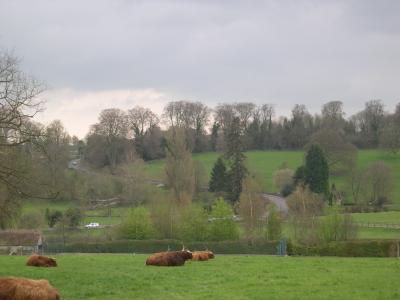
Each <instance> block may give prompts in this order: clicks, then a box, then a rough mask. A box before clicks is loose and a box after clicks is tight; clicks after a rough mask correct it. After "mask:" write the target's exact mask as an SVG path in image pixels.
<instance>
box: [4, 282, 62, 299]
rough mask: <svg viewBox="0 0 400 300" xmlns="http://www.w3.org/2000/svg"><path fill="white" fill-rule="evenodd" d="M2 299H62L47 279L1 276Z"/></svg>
mask: <svg viewBox="0 0 400 300" xmlns="http://www.w3.org/2000/svg"><path fill="white" fill-rule="evenodd" d="M0 299H1V300H60V295H59V293H58V291H57V289H55V288H54V287H52V286H51V285H50V284H49V282H48V281H47V280H32V279H25V278H14V277H5V278H0Z"/></svg>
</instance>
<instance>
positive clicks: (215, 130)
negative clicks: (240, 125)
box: [210, 122, 221, 151]
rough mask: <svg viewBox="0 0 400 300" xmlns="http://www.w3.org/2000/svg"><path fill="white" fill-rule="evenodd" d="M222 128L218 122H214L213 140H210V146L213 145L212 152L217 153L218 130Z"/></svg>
mask: <svg viewBox="0 0 400 300" xmlns="http://www.w3.org/2000/svg"><path fill="white" fill-rule="evenodd" d="M220 127H221V126H220V125H219V124H218V123H217V122H214V124H213V126H212V129H211V138H210V144H211V150H212V151H217V140H218V130H219V128H220Z"/></svg>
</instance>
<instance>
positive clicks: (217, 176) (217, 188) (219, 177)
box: [208, 157, 227, 193]
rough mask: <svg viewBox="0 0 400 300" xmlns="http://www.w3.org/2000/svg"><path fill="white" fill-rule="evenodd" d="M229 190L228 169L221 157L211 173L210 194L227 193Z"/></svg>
mask: <svg viewBox="0 0 400 300" xmlns="http://www.w3.org/2000/svg"><path fill="white" fill-rule="evenodd" d="M226 188H227V174H226V167H225V164H224V161H223V159H222V157H219V158H218V159H217V161H216V162H215V164H214V167H213V169H212V171H211V179H210V183H209V187H208V190H209V191H210V192H214V193H215V192H225V191H226Z"/></svg>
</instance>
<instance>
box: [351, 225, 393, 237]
mask: <svg viewBox="0 0 400 300" xmlns="http://www.w3.org/2000/svg"><path fill="white" fill-rule="evenodd" d="M357 238H358V239H389V240H398V239H400V230H399V229H391V228H367V227H359V228H358V232H357Z"/></svg>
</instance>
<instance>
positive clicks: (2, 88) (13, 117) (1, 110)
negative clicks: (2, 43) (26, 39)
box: [0, 53, 44, 195]
mask: <svg viewBox="0 0 400 300" xmlns="http://www.w3.org/2000/svg"><path fill="white" fill-rule="evenodd" d="M18 64H19V61H18V59H17V58H15V57H14V56H12V55H10V54H7V53H0V182H2V183H3V184H5V185H6V186H7V188H10V189H12V190H14V191H15V192H17V193H18V194H19V195H22V194H24V193H26V191H24V184H22V183H23V182H26V181H27V180H28V179H29V178H27V176H26V164H22V165H20V164H18V163H17V162H16V161H15V160H14V161H12V160H10V159H11V158H12V157H14V158H17V157H21V156H20V153H19V152H20V151H21V146H25V145H26V144H28V143H29V142H31V141H32V140H33V139H35V138H36V137H37V136H39V135H40V130H38V128H37V127H36V126H34V125H33V124H32V122H31V121H30V120H31V119H32V118H33V117H34V116H35V115H36V114H37V113H38V112H40V111H41V110H42V105H43V102H42V101H41V100H39V98H38V96H39V95H40V93H41V92H42V91H43V90H44V86H43V84H42V83H40V82H38V81H37V80H35V79H33V78H32V77H30V76H28V75H26V74H24V73H23V72H22V71H21V70H20V69H19V66H18Z"/></svg>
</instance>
